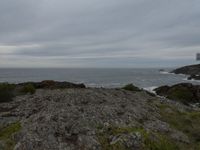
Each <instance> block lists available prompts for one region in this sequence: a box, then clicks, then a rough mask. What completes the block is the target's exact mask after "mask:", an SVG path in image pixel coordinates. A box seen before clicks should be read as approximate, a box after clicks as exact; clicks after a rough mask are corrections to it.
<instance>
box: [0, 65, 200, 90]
mask: <svg viewBox="0 0 200 150" xmlns="http://www.w3.org/2000/svg"><path fill="white" fill-rule="evenodd" d="M165 70H166V71H170V70H172V69H165ZM184 79H186V76H184V75H174V74H169V73H167V72H159V69H0V82H10V83H19V82H26V81H42V80H57V81H69V82H74V83H85V84H86V85H87V86H90V87H121V86H123V85H125V84H127V83H134V84H135V85H137V86H139V87H142V88H149V87H157V86H161V85H172V84H175V83H181V82H192V83H195V84H200V82H196V81H186V80H184Z"/></svg>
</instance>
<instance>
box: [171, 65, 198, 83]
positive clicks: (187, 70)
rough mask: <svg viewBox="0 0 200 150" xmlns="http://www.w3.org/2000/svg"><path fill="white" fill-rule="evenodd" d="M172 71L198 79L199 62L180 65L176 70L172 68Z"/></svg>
mask: <svg viewBox="0 0 200 150" xmlns="http://www.w3.org/2000/svg"><path fill="white" fill-rule="evenodd" d="M172 73H175V74H185V75H189V76H190V77H188V79H189V80H191V79H195V80H200V64H198V65H190V66H185V67H181V68H178V69H176V70H173V71H172Z"/></svg>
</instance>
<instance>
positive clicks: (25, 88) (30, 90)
mask: <svg viewBox="0 0 200 150" xmlns="http://www.w3.org/2000/svg"><path fill="white" fill-rule="evenodd" d="M35 91H36V90H35V87H34V86H33V85H32V84H27V85H24V86H23V87H22V89H21V92H22V93H24V94H27V93H30V94H34V93H35Z"/></svg>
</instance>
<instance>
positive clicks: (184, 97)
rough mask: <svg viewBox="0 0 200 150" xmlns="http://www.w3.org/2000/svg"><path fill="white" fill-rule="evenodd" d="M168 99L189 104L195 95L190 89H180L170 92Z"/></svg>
mask: <svg viewBox="0 0 200 150" xmlns="http://www.w3.org/2000/svg"><path fill="white" fill-rule="evenodd" d="M167 98H169V99H172V100H177V101H180V102H182V103H184V104H188V103H190V101H191V100H192V99H193V93H192V92H191V91H190V90H189V89H188V88H185V87H181V88H180V87H179V88H174V89H171V90H169V92H168V96H167Z"/></svg>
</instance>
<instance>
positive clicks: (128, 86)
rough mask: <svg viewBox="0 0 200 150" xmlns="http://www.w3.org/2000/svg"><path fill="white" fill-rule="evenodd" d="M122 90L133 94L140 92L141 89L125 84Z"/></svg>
mask: <svg viewBox="0 0 200 150" xmlns="http://www.w3.org/2000/svg"><path fill="white" fill-rule="evenodd" d="M122 89H124V90H127V91H135V92H139V91H141V89H139V88H138V87H136V86H134V85H133V84H127V85H125V86H124V87H123V88H122Z"/></svg>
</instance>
